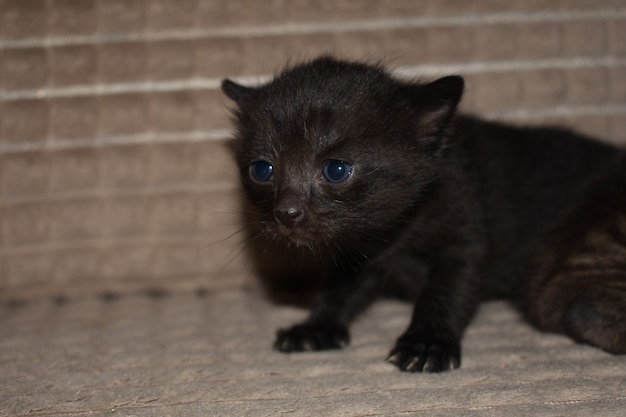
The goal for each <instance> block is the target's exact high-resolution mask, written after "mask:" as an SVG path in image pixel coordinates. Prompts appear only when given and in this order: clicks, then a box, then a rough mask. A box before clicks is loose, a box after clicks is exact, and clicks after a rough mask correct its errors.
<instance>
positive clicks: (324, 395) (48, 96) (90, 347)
mask: <svg viewBox="0 0 626 417" xmlns="http://www.w3.org/2000/svg"><path fill="white" fill-rule="evenodd" d="M625 39H626V4H625V3H624V0H558V1H554V0H524V1H517V2H512V1H498V0H472V1H461V0H459V1H442V0H424V1H403V0H382V1H357V0H340V1H339V0H323V1H315V2H313V1H301V0H294V1H286V0H272V1H252V0H0V415H11V416H13V415H18V416H19V415H42V416H55V415H58V416H60V415H107V414H112V415H115V414H116V415H129V416H130V415H136V416H152V415H153V416H163V415H185V416H194V415H198V416H201V415H202V416H206V415H208V416H230V415H233V416H240V415H249V416H262V415H282V414H287V415H296V416H298V415H302V416H305V415H346V416H365V415H412V414H417V415H420V414H421V415H428V416H438V415H469V416H472V415H494V416H496V415H498V416H499V415H568V416H575V415H594V416H605V415H606V416H621V415H623V409H624V408H625V406H626V404H625V399H624V398H625V396H626V394H625V393H626V366H625V365H626V363H625V362H624V358H615V357H611V356H609V355H606V354H604V353H602V352H600V351H597V350H595V349H591V348H587V347H584V346H579V345H574V344H572V343H571V342H570V341H569V340H567V339H565V338H561V337H558V336H547V335H541V334H539V333H538V332H535V331H533V330H531V329H530V328H528V327H527V326H526V325H524V324H522V323H520V322H519V319H518V317H517V316H516V315H515V314H514V313H512V312H511V310H509V309H508V308H507V307H505V306H504V305H503V304H491V305H489V306H487V307H486V308H485V309H484V311H483V312H482V313H481V315H480V317H479V320H478V321H477V322H476V323H475V324H474V325H473V326H472V327H471V329H470V330H469V332H468V335H467V338H466V340H465V357H464V364H463V368H462V369H461V370H460V371H457V372H453V373H450V374H446V375H437V376H433V375H406V374H402V373H400V372H397V371H396V370H395V369H393V367H392V366H390V365H387V364H386V363H384V362H383V361H382V359H383V357H384V356H385V354H386V353H387V349H389V347H390V346H391V343H392V341H393V339H394V338H395V337H396V336H397V335H398V334H399V333H400V332H401V330H402V328H403V327H404V326H405V325H406V323H407V321H408V315H409V313H408V311H409V310H408V307H407V306H402V305H400V304H395V303H383V304H381V305H379V306H377V307H376V308H375V311H373V312H371V313H369V314H368V315H367V316H365V317H364V318H363V319H362V320H361V321H359V323H357V325H356V326H355V329H354V333H353V336H354V341H353V344H352V346H351V347H350V348H349V349H347V350H346V351H343V352H330V353H321V354H305V355H293V356H284V355H279V354H277V353H274V352H272V351H271V349H270V340H271V338H272V334H273V331H274V330H275V328H276V327H278V326H281V325H286V324H288V323H290V322H292V321H293V320H295V319H297V318H299V317H302V316H303V314H304V312H303V311H301V310H297V309H292V308H285V307H275V306H272V305H271V304H270V303H269V301H267V300H266V298H265V297H264V295H263V294H262V293H261V292H259V291H257V290H256V286H255V284H253V283H254V282H255V280H254V277H253V276H252V274H251V272H250V270H249V267H248V266H247V263H246V258H245V256H243V255H242V250H243V245H242V242H241V235H240V234H237V231H238V230H239V229H240V227H241V225H240V221H239V213H240V209H239V201H240V195H239V191H238V187H237V179H236V170H235V167H234V164H233V163H232V161H231V160H230V157H229V155H228V150H227V142H228V137H229V134H230V133H229V129H230V126H229V117H228V110H227V109H228V106H229V103H228V102H227V100H226V99H225V98H224V97H223V96H222V95H221V93H220V92H219V83H220V80H221V79H222V78H224V77H231V78H234V79H237V80H239V81H241V82H250V83H254V82H258V81H260V80H264V79H267V77H268V76H269V75H271V74H272V73H273V72H275V71H276V70H278V69H280V68H281V67H283V65H285V63H287V62H297V61H299V60H303V59H307V58H312V57H314V56H316V55H317V54H320V53H327V52H332V53H335V54H337V55H339V56H341V57H346V58H357V59H366V60H371V61H379V60H382V61H384V62H387V63H389V65H390V66H391V67H392V68H393V69H394V70H395V71H396V72H397V73H398V75H400V76H404V77H411V78H414V77H417V78H424V79H432V78H434V77H436V76H439V75H443V74H450V73H460V74H462V75H464V76H465V78H466V81H467V92H466V95H465V97H464V99H463V103H462V108H463V110H465V111H471V112H476V113H479V114H481V115H483V116H485V117H488V118H495V119H502V120H508V121H511V122H514V123H524V124H559V125H564V126H570V127H573V128H576V129H578V130H580V131H582V132H585V133H588V134H591V135H594V136H597V137H599V138H602V139H604V140H606V141H609V142H612V143H621V144H626V117H625V114H626V41H625ZM198 288H202V290H201V291H200V294H199V295H196V294H195V291H196V289H198Z"/></svg>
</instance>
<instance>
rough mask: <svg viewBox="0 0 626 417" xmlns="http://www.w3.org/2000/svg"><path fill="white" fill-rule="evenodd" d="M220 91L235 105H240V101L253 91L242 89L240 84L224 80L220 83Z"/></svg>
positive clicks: (246, 88) (248, 88)
mask: <svg viewBox="0 0 626 417" xmlns="http://www.w3.org/2000/svg"><path fill="white" fill-rule="evenodd" d="M222 91H223V92H224V94H226V95H227V96H228V98H230V99H231V100H233V101H234V102H235V103H237V104H241V103H242V101H243V100H244V99H245V98H246V97H247V96H249V95H250V93H252V91H253V89H252V88H250V87H244V86H243V85H241V84H237V83H236V82H234V81H231V80H229V79H225V80H224V81H222Z"/></svg>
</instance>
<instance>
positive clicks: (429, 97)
mask: <svg viewBox="0 0 626 417" xmlns="http://www.w3.org/2000/svg"><path fill="white" fill-rule="evenodd" d="M463 87H464V81H463V78H462V77H459V76H456V75H452V76H447V77H443V78H440V79H438V80H436V81H433V82H432V83H430V84H426V85H424V86H422V87H420V90H419V92H418V95H417V99H418V101H417V107H418V108H419V109H420V110H421V111H422V120H421V124H422V125H423V126H422V127H423V128H424V129H425V131H426V132H427V133H429V134H437V133H438V132H439V131H440V130H441V129H443V128H444V126H445V125H446V124H447V123H448V120H449V119H450V117H452V114H453V113H454V111H455V110H456V107H457V105H458V104H459V101H460V100H461V96H462V95H463Z"/></svg>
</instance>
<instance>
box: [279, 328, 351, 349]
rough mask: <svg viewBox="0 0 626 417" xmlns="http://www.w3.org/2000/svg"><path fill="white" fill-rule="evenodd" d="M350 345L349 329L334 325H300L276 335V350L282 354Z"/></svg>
mask: <svg viewBox="0 0 626 417" xmlns="http://www.w3.org/2000/svg"><path fill="white" fill-rule="evenodd" d="M348 343H350V334H349V333H348V329H346V328H345V327H344V326H341V325H338V324H336V325H333V324H309V323H305V324H298V325H295V326H293V327H290V328H289V329H283V330H279V331H278V332H277V333H276V341H275V342H274V349H276V350H278V351H280V352H304V351H315V350H328V349H341V348H343V347H345V346H347V345H348Z"/></svg>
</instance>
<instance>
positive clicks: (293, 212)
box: [274, 205, 304, 229]
mask: <svg viewBox="0 0 626 417" xmlns="http://www.w3.org/2000/svg"><path fill="white" fill-rule="evenodd" d="M274 217H275V218H276V220H278V221H279V222H280V223H282V224H283V225H284V226H286V227H288V228H289V229H293V227H294V226H296V225H297V224H298V223H300V221H301V220H302V219H303V218H304V210H302V209H301V208H299V207H295V206H291V205H288V206H287V207H277V208H276V209H274Z"/></svg>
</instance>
